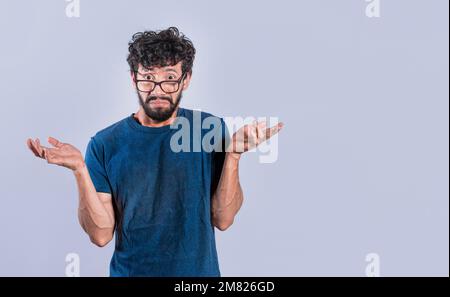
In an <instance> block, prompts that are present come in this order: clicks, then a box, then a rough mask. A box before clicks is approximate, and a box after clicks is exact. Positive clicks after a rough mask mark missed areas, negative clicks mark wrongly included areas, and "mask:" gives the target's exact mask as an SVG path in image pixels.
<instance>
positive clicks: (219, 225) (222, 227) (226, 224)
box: [214, 220, 233, 231]
mask: <svg viewBox="0 0 450 297" xmlns="http://www.w3.org/2000/svg"><path fill="white" fill-rule="evenodd" d="M231 225H233V220H228V221H220V222H215V223H214V226H216V228H217V229H219V230H220V231H225V230H227V229H228V228H230V226H231Z"/></svg>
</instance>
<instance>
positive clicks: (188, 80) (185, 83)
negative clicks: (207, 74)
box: [183, 71, 192, 91]
mask: <svg viewBox="0 0 450 297" xmlns="http://www.w3.org/2000/svg"><path fill="white" fill-rule="evenodd" d="M191 77H192V71H190V72H188V73H186V77H185V78H184V80H183V91H184V90H186V89H187V88H188V87H189V84H190V83H191Z"/></svg>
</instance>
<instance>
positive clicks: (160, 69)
mask: <svg viewBox="0 0 450 297" xmlns="http://www.w3.org/2000/svg"><path fill="white" fill-rule="evenodd" d="M139 70H140V72H144V73H145V72H174V73H179V72H181V62H179V63H178V64H175V65H169V66H162V67H161V66H152V67H149V68H146V67H144V66H142V65H141V64H139Z"/></svg>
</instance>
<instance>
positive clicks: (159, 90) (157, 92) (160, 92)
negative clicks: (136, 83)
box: [150, 85, 167, 96]
mask: <svg viewBox="0 0 450 297" xmlns="http://www.w3.org/2000/svg"><path fill="white" fill-rule="evenodd" d="M150 95H153V96H159V95H161V96H163V95H167V94H166V93H165V92H164V91H163V89H162V88H161V85H157V86H155V88H154V89H153V91H151V93H150Z"/></svg>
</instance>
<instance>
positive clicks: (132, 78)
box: [130, 70, 136, 88]
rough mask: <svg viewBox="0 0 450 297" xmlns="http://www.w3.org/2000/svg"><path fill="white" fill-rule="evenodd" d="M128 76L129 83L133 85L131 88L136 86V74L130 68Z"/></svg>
mask: <svg viewBox="0 0 450 297" xmlns="http://www.w3.org/2000/svg"><path fill="white" fill-rule="evenodd" d="M130 76H131V84H132V85H133V88H136V76H135V74H134V72H133V71H131V70H130Z"/></svg>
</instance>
